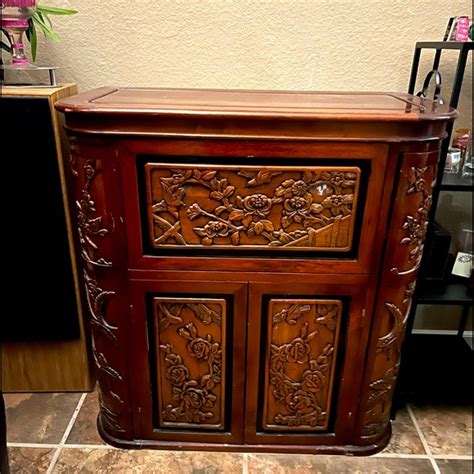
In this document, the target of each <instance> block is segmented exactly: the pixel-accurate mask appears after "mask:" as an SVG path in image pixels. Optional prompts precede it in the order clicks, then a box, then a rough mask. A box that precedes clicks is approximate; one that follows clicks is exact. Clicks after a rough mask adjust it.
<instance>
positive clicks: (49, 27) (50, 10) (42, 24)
mask: <svg viewBox="0 0 474 474" xmlns="http://www.w3.org/2000/svg"><path fill="white" fill-rule="evenodd" d="M76 13H78V12H77V10H71V9H67V8H57V7H48V6H45V5H37V6H36V10H35V13H34V15H33V17H32V18H30V19H29V20H28V29H27V30H26V38H27V39H28V41H29V42H30V45H31V56H32V58H33V61H35V59H36V53H37V50H38V36H37V29H39V30H41V31H42V32H43V34H44V35H45V36H46V37H47V38H49V39H50V40H52V41H56V42H58V41H59V35H58V34H57V33H55V32H54V31H53V23H52V22H51V19H50V18H49V17H50V15H75V14H76ZM2 33H3V34H4V35H5V37H6V39H7V41H8V44H7V43H6V42H5V41H3V38H2V40H1V47H2V49H4V50H5V51H7V52H11V41H10V38H9V35H8V33H7V32H6V31H5V30H3V29H2Z"/></svg>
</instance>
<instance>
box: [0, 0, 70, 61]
mask: <svg viewBox="0 0 474 474" xmlns="http://www.w3.org/2000/svg"><path fill="white" fill-rule="evenodd" d="M76 13H77V11H76V10H71V9H67V8H57V7H49V6H45V5H37V4H36V1H35V0H4V1H3V2H2V19H1V29H2V38H1V48H2V50H4V51H6V52H8V53H10V54H11V56H12V63H13V64H16V65H19V66H24V65H28V59H27V57H26V55H25V53H24V49H23V41H22V37H23V34H24V33H25V34H26V38H27V39H28V41H29V42H30V46H31V56H32V58H33V61H35V60H36V54H37V49H38V36H37V31H38V30H40V31H42V32H43V34H44V35H45V36H46V37H47V38H49V39H51V40H53V41H59V36H58V34H57V33H55V32H54V31H53V25H52V22H51V19H50V16H53V15H74V14H76Z"/></svg>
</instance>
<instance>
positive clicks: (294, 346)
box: [285, 337, 311, 364]
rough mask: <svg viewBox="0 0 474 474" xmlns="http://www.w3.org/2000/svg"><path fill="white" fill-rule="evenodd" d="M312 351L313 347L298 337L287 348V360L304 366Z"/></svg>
mask: <svg viewBox="0 0 474 474" xmlns="http://www.w3.org/2000/svg"><path fill="white" fill-rule="evenodd" d="M310 351H311V347H310V346H309V344H308V343H307V342H306V341H304V340H303V339H301V338H300V337H296V338H295V339H293V340H292V341H291V343H289V344H288V345H287V346H286V347H285V353H286V360H287V361H288V362H296V363H297V364H303V363H304V362H306V361H307V360H308V355H309V353H310Z"/></svg>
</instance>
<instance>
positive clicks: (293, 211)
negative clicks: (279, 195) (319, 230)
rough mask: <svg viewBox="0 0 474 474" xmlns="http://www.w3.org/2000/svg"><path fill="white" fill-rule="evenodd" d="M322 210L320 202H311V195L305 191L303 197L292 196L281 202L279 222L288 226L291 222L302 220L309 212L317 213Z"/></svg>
mask: <svg viewBox="0 0 474 474" xmlns="http://www.w3.org/2000/svg"><path fill="white" fill-rule="evenodd" d="M321 210H322V207H321V205H320V204H313V196H312V194H311V193H307V194H306V196H305V197H301V196H293V197H291V198H288V199H285V201H284V202H283V211H282V214H283V217H282V220H281V224H282V226H283V227H288V226H289V225H290V224H291V222H293V221H294V222H302V221H303V219H304V218H305V217H308V216H310V214H312V213H314V214H318V213H319V212H320V211H321Z"/></svg>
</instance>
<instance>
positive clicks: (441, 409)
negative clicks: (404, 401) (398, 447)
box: [413, 405, 472, 456]
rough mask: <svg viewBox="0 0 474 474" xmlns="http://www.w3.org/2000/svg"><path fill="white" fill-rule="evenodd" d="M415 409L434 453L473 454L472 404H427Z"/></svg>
mask: <svg viewBox="0 0 474 474" xmlns="http://www.w3.org/2000/svg"><path fill="white" fill-rule="evenodd" d="M413 409H414V413H415V416H416V419H417V420H418V423H419V425H420V428H421V430H422V432H423V434H424V436H425V438H426V441H427V442H428V445H429V447H430V449H431V451H432V453H433V454H435V455H443V454H457V455H466V456H467V455H471V454H472V406H446V405H442V406H440V405H436V406H432V405H426V406H414V407H413Z"/></svg>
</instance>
